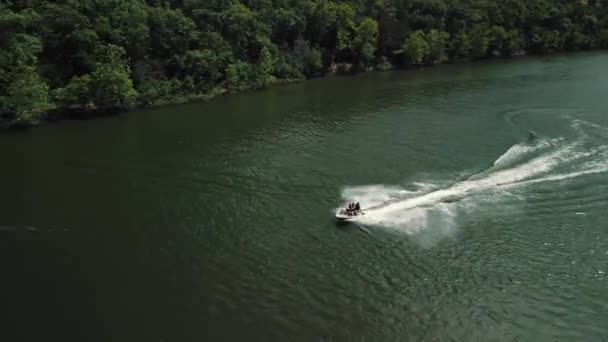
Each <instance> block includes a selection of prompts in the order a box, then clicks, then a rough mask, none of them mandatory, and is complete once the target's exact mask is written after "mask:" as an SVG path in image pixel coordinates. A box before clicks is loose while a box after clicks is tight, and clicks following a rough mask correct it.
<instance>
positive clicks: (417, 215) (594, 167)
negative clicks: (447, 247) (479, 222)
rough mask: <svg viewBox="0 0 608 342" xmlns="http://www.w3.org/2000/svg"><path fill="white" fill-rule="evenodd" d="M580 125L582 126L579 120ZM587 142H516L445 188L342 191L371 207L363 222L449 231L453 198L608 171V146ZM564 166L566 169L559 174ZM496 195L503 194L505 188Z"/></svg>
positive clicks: (360, 220)
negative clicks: (588, 145) (480, 169)
mask: <svg viewBox="0 0 608 342" xmlns="http://www.w3.org/2000/svg"><path fill="white" fill-rule="evenodd" d="M576 125H579V127H580V123H576ZM594 128H595V127H594ZM584 142H585V141H584V139H583V140H579V141H577V142H574V143H571V144H566V145H564V144H563V139H552V140H541V141H539V142H537V143H536V144H534V145H523V144H518V145H514V146H512V147H511V148H510V149H509V150H507V151H506V152H505V153H504V154H502V155H501V156H500V157H499V158H497V160H496V161H495V162H494V165H493V166H492V167H491V168H490V169H488V170H486V171H485V172H482V173H479V174H477V175H474V176H472V177H470V178H469V179H467V180H465V181H462V182H458V183H456V184H454V185H452V186H450V187H448V188H444V189H437V186H434V185H432V184H428V183H423V185H424V186H421V187H420V188H419V189H417V190H416V191H407V190H404V189H400V188H396V187H386V186H384V185H373V186H362V187H355V188H348V189H345V191H344V193H343V197H344V199H345V200H350V199H352V198H357V201H360V202H361V204H362V205H363V206H364V207H365V208H368V210H367V212H366V215H364V216H361V217H358V218H357V219H356V221H357V222H358V223H360V224H363V225H371V226H382V227H387V228H393V229H397V230H399V231H403V232H406V233H413V232H417V231H419V230H421V229H424V228H429V227H434V228H436V229H435V230H437V229H439V230H441V231H446V230H450V229H452V228H453V227H454V226H455V224H456V223H455V218H456V214H455V212H454V205H453V204H452V203H453V202H458V206H459V207H462V206H463V205H471V203H474V205H476V206H479V205H480V203H475V202H474V201H473V202H472V201H469V200H467V201H464V202H463V201H461V200H462V199H474V198H475V196H474V195H475V194H478V193H482V192H483V193H487V192H496V191H504V190H505V189H512V188H516V187H524V186H529V185H532V184H537V183H543V182H555V181H563V180H565V179H569V178H575V177H580V176H584V175H590V174H596V173H604V172H608V146H600V147H598V148H596V149H588V150H585V147H584ZM547 150H548V151H547ZM542 151H544V152H542ZM538 153H541V154H540V155H538ZM534 154H536V156H535V157H534V156H533V155H534ZM526 158H528V159H527V160H526ZM562 169H565V170H564V171H566V172H561V173H557V174H555V171H559V170H562ZM568 169H570V170H568ZM495 195H498V197H500V196H503V195H502V194H501V193H496V194H495ZM484 199H486V200H487V197H485V198H484ZM370 207H372V208H371V209H369V208H370Z"/></svg>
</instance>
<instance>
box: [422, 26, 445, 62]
mask: <svg viewBox="0 0 608 342" xmlns="http://www.w3.org/2000/svg"><path fill="white" fill-rule="evenodd" d="M425 39H426V42H427V44H428V45H429V53H428V54H427V60H426V63H428V64H436V63H441V62H443V61H445V60H446V59H447V56H446V51H445V50H446V46H447V42H448V39H449V34H448V33H447V32H444V31H439V30H431V31H430V32H429V33H427V34H426V36H425Z"/></svg>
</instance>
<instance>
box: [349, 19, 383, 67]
mask: <svg viewBox="0 0 608 342" xmlns="http://www.w3.org/2000/svg"><path fill="white" fill-rule="evenodd" d="M353 45H354V47H355V54H356V56H357V57H356V59H357V62H358V63H359V64H360V65H361V66H362V67H367V66H369V65H371V64H372V62H373V61H374V53H375V52H376V47H377V46H378V23H377V22H376V21H375V20H374V19H372V18H365V19H363V20H362V21H361V23H360V24H359V27H357V36H356V38H355V40H354V44H353Z"/></svg>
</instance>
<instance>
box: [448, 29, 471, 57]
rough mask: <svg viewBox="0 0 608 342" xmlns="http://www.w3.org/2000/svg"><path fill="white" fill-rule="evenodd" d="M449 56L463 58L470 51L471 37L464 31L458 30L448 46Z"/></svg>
mask: <svg viewBox="0 0 608 342" xmlns="http://www.w3.org/2000/svg"><path fill="white" fill-rule="evenodd" d="M449 50H450V56H451V57H452V58H456V59H457V58H465V57H468V56H469V54H470V52H471V39H470V38H469V36H468V35H467V33H466V32H464V31H461V32H458V33H457V34H456V35H455V36H454V38H452V41H451V42H450V46H449Z"/></svg>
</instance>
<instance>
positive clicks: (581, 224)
mask: <svg viewBox="0 0 608 342" xmlns="http://www.w3.org/2000/svg"><path fill="white" fill-rule="evenodd" d="M0 155H1V156H2V167H1V168H0V179H1V180H2V183H1V184H2V186H1V189H2V196H0V250H1V252H0V257H1V258H2V261H3V262H2V266H3V267H2V269H3V275H2V280H1V285H0V288H1V289H2V293H3V294H4V297H5V299H4V300H3V303H2V306H3V311H4V313H5V315H4V316H5V317H7V319H4V321H3V323H4V324H3V325H4V326H5V328H8V329H4V330H5V332H4V333H0V334H2V335H5V337H7V336H9V335H11V336H13V338H11V339H6V338H3V339H5V340H12V341H18V340H37V341H39V340H40V341H41V340H61V341H195V340H197V341H201V340H207V341H219V340H256V341H271V340H276V341H286V340H308V341H321V340H323V341H329V340H332V341H337V340H382V341H389V340H390V341H395V340H434V341H447V340H457V341H473V340H484V341H497V340H524V341H542V340H547V341H549V340H550V341H554V340H571V341H583V340H584V341H597V340H601V339H603V338H606V336H608V324H606V323H607V322H608V229H607V227H608V210H607V205H608V182H607V181H608V172H607V171H608V55H607V54H606V53H579V54H569V55H556V56H545V57H535V58H522V59H514V60H500V61H490V62H482V63H473V64H462V65H443V66H438V67H433V68H425V69H418V70H413V71H395V72H387V73H367V74H361V75H357V76H352V77H336V78H327V79H319V80H312V81H308V82H304V83H300V84H295V85H289V86H282V87H276V88H272V89H268V90H264V91H256V92H250V93H245V94H239V95H233V96H226V97H222V98H218V99H216V100H213V101H211V102H208V103H202V104H189V105H182V106H172V107H163V108H157V109H150V110H141V111H135V112H133V113H128V114H126V115H121V116H116V117H107V118H100V119H95V120H88V121H68V122H60V123H52V124H48V125H46V126H43V127H39V128H36V129H33V130H29V131H26V132H18V133H10V134H3V135H0ZM349 200H356V201H360V202H361V205H362V206H363V207H364V209H366V208H368V210H367V213H366V215H365V216H363V217H360V218H359V219H358V220H357V222H356V224H350V225H342V226H338V225H336V223H335V222H334V217H333V215H334V213H335V210H336V208H338V207H339V206H341V205H343V204H344V203H346V202H347V201H349Z"/></svg>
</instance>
